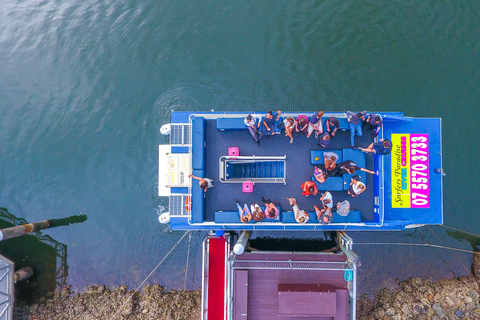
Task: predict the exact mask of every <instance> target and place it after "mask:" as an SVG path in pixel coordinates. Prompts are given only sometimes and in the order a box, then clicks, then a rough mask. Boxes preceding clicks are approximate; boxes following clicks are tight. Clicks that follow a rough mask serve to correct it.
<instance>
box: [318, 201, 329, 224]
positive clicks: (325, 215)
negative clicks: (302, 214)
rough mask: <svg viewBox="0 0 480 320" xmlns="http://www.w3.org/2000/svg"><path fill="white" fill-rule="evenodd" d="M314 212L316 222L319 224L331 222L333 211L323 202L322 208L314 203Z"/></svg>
mask: <svg viewBox="0 0 480 320" xmlns="http://www.w3.org/2000/svg"><path fill="white" fill-rule="evenodd" d="M313 208H314V209H315V213H316V214H317V218H318V222H319V223H321V224H328V223H330V222H332V219H333V213H332V208H330V207H329V206H327V205H325V204H323V205H322V209H319V208H318V206H317V205H314V206H313Z"/></svg>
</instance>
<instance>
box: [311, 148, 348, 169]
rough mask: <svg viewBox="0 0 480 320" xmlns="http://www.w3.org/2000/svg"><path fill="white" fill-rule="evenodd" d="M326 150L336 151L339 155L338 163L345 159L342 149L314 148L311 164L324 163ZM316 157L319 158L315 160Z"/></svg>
mask: <svg viewBox="0 0 480 320" xmlns="http://www.w3.org/2000/svg"><path fill="white" fill-rule="evenodd" d="M324 152H335V153H336V154H337V156H338V160H337V163H338V162H342V161H343V160H342V159H343V157H342V154H343V153H342V150H312V151H310V164H312V165H316V164H323V153H324ZM315 158H318V160H315Z"/></svg>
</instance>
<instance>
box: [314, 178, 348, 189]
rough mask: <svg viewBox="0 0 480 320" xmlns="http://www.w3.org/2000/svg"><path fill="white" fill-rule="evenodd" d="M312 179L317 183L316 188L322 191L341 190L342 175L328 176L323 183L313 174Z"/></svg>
mask: <svg viewBox="0 0 480 320" xmlns="http://www.w3.org/2000/svg"><path fill="white" fill-rule="evenodd" d="M312 181H313V182H315V184H316V185H317V189H318V190H324V191H343V178H342V177H328V179H327V180H325V182H324V183H320V182H318V181H317V180H316V179H315V177H314V176H312Z"/></svg>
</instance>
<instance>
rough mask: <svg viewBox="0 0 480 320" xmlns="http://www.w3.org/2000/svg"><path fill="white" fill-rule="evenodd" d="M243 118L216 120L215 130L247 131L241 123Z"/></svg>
mask: <svg viewBox="0 0 480 320" xmlns="http://www.w3.org/2000/svg"><path fill="white" fill-rule="evenodd" d="M243 120H244V118H218V119H217V129H218V130H221V131H224V130H243V129H245V130H247V126H246V125H245V123H244V122H243Z"/></svg>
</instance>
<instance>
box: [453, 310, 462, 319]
mask: <svg viewBox="0 0 480 320" xmlns="http://www.w3.org/2000/svg"><path fill="white" fill-rule="evenodd" d="M454 314H455V316H457V318H461V317H463V314H464V312H463V311H462V310H460V309H457V310H455V312H454Z"/></svg>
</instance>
